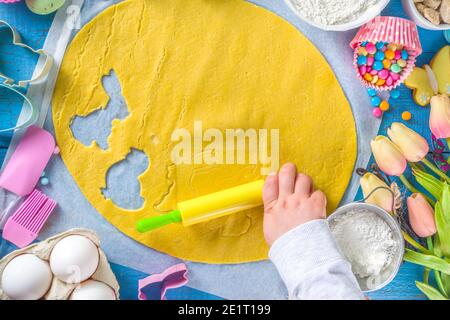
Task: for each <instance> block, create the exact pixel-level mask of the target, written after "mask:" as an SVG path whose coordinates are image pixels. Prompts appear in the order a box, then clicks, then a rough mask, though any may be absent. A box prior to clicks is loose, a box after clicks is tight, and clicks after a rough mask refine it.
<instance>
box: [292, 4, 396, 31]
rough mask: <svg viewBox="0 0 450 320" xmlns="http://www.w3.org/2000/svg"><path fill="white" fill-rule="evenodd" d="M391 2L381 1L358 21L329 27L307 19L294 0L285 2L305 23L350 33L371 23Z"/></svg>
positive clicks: (323, 28) (327, 29)
mask: <svg viewBox="0 0 450 320" xmlns="http://www.w3.org/2000/svg"><path fill="white" fill-rule="evenodd" d="M389 1H390V0H380V1H379V2H378V3H377V4H376V5H374V6H372V7H371V8H369V9H368V10H367V11H366V12H364V13H363V14H362V15H361V16H359V18H358V19H356V20H353V21H350V22H347V23H343V24H336V25H331V26H327V25H322V24H319V23H317V22H314V21H312V20H310V19H309V18H307V17H305V16H304V15H303V14H302V13H301V12H299V10H298V9H297V8H296V7H295V6H294V4H293V3H292V0H284V2H285V3H286V4H287V5H288V7H289V8H290V9H291V10H292V12H294V13H295V15H296V16H297V17H299V18H300V19H301V20H303V21H304V22H306V23H308V24H310V25H312V26H314V27H316V28H319V29H322V30H326V31H348V30H352V29H356V28H358V27H360V26H362V25H363V24H366V23H367V22H369V21H370V20H372V19H373V18H375V17H376V16H378V15H379V14H380V13H381V11H383V9H384V8H386V6H387V5H388V3H389Z"/></svg>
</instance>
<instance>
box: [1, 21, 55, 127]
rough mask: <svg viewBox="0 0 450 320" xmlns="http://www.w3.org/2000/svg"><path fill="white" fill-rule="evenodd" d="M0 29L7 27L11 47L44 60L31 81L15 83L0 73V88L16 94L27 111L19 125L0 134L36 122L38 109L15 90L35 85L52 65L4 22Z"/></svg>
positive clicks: (43, 54) (45, 54)
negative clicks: (28, 52)
mask: <svg viewBox="0 0 450 320" xmlns="http://www.w3.org/2000/svg"><path fill="white" fill-rule="evenodd" d="M1 27H7V28H8V29H9V30H10V31H11V34H12V37H13V39H12V40H13V42H12V43H13V45H15V46H19V47H22V48H25V49H27V50H30V51H31V52H33V53H36V54H38V55H39V56H40V57H41V56H42V57H44V59H45V60H44V63H43V64H42V67H40V68H39V70H37V71H35V72H34V77H32V78H31V79H28V80H19V81H17V82H16V81H15V80H14V79H12V78H10V77H8V76H6V75H5V74H3V73H2V72H1V71H0V79H4V80H3V83H0V88H5V89H7V90H11V91H12V92H14V93H15V94H18V95H19V96H20V97H21V98H22V99H23V100H24V101H25V102H26V103H25V104H24V107H25V108H27V110H28V112H27V113H26V117H25V120H22V121H21V122H20V123H17V124H16V126H14V127H11V128H6V129H0V133H1V132H6V131H13V130H16V129H22V128H26V127H29V126H30V125H32V124H33V123H34V122H36V120H37V119H38V117H39V108H37V106H35V105H34V104H33V103H32V102H31V101H30V99H28V98H27V97H26V96H25V95H24V94H23V93H22V92H20V91H19V90H17V89H16V88H18V87H21V88H25V87H26V86H27V85H28V84H31V83H36V82H39V81H41V80H43V79H44V78H45V77H46V76H47V75H48V73H49V72H50V69H51V67H52V65H53V58H52V57H51V56H50V55H49V54H48V53H47V52H46V51H44V50H42V49H39V50H35V49H33V48H31V47H30V46H27V45H26V44H24V43H23V42H22V38H21V37H20V34H19V33H18V32H17V30H16V29H14V28H13V27H12V26H11V25H10V24H9V23H7V22H6V21H3V20H0V28H1Z"/></svg>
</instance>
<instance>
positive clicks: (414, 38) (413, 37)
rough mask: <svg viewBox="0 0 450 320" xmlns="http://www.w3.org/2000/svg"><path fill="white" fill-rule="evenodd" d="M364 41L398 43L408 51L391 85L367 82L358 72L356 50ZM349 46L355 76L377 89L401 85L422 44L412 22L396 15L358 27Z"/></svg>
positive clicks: (382, 89)
mask: <svg viewBox="0 0 450 320" xmlns="http://www.w3.org/2000/svg"><path fill="white" fill-rule="evenodd" d="M364 41H370V42H373V43H376V42H378V41H383V42H388V43H393V44H399V45H402V46H403V48H404V49H405V50H406V51H407V52H408V55H409V57H408V60H407V65H406V67H405V68H404V69H403V71H402V72H401V74H400V78H399V79H398V80H397V81H396V82H395V83H394V84H393V85H391V86H387V85H384V86H377V85H374V84H371V83H369V82H367V81H366V80H365V79H364V78H363V77H362V76H361V74H360V73H359V69H358V63H357V58H358V53H357V50H358V48H359V47H360V46H361V43H362V42H364ZM350 46H351V47H352V48H353V49H354V50H355V51H354V57H353V66H354V68H355V70H356V74H357V77H358V78H359V79H360V80H361V82H362V83H363V84H364V85H365V86H366V87H367V88H373V89H375V90H378V91H388V90H393V89H395V88H396V87H398V86H399V85H401V84H402V83H403V82H404V81H405V80H406V78H408V76H409V75H410V74H411V72H412V70H413V68H414V66H415V63H416V58H417V56H418V55H420V54H421V53H422V45H421V44H420V40H419V33H418V31H417V26H416V24H415V23H414V22H412V21H410V20H406V19H402V18H397V17H376V18H374V19H372V20H371V21H369V22H368V23H367V24H365V25H364V26H362V27H361V29H359V31H358V33H357V34H356V36H355V38H354V39H353V40H352V41H351V42H350Z"/></svg>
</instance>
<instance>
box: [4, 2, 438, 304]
mask: <svg viewBox="0 0 450 320" xmlns="http://www.w3.org/2000/svg"><path fill="white" fill-rule="evenodd" d="M383 15H392V16H400V17H406V16H405V13H404V12H403V9H402V7H401V3H400V1H399V0H392V1H391V2H390V4H389V6H388V7H387V8H386V9H385V11H384V12H383ZM0 20H6V21H8V22H9V23H10V24H12V25H14V26H15V27H16V28H17V30H18V31H19V32H20V33H21V35H22V37H23V40H24V41H25V42H26V43H27V44H28V45H30V46H33V47H35V48H40V47H42V46H43V43H44V41H45V38H46V35H47V32H48V30H49V28H50V26H51V23H52V20H53V15H48V16H38V15H35V14H33V13H31V12H30V11H29V10H28V9H27V8H26V6H25V4H24V2H23V1H22V2H20V3H17V4H8V5H5V4H0ZM419 34H420V39H421V42H422V46H423V49H424V52H423V54H422V55H421V56H420V57H419V59H418V65H422V64H424V63H428V62H429V61H430V60H431V58H432V57H433V55H434V54H435V53H436V52H437V51H438V50H439V49H440V48H441V47H442V46H444V45H445V44H446V41H445V38H444V36H443V33H442V32H438V31H434V32H433V31H427V30H423V29H419ZM36 61H37V57H36V56H34V55H32V54H31V53H30V52H27V51H26V50H23V49H20V48H17V47H14V46H12V45H11V38H10V37H9V36H8V35H7V34H6V30H5V29H2V30H0V70H2V72H4V73H6V74H7V75H9V76H11V77H13V78H16V79H19V78H29V77H30V76H31V74H32V73H33V71H34V67H35V63H36ZM400 90H401V98H400V99H398V100H397V101H396V102H395V103H394V105H393V108H392V110H391V111H390V112H388V113H386V114H385V116H384V119H383V123H382V125H381V128H380V133H381V134H385V133H386V129H387V128H388V127H389V125H390V124H391V123H392V122H393V121H399V120H401V113H402V112H403V111H405V110H409V111H410V112H411V113H412V114H413V118H412V120H411V121H409V123H408V125H409V126H410V127H412V128H414V129H415V130H416V131H418V132H420V133H421V134H422V135H424V136H425V137H427V139H429V138H430V132H429V129H428V113H429V110H428V109H427V108H421V107H418V106H417V105H415V104H414V102H413V101H412V99H411V92H410V91H409V90H408V89H406V88H401V89H400ZM0 102H1V107H0V129H2V128H6V127H9V126H11V125H12V124H14V123H15V122H16V120H17V117H18V114H19V113H20V108H21V106H22V101H20V100H19V99H17V98H16V97H15V96H13V95H11V94H10V93H9V92H6V91H5V90H0ZM10 139H11V135H10V134H5V133H3V134H0V163H2V162H3V158H4V155H5V152H6V150H7V148H8V146H9V142H10ZM0 248H1V249H0V258H1V257H2V256H3V255H5V254H6V253H7V252H9V251H11V250H13V249H14V248H13V246H12V245H8V244H6V243H5V241H4V240H0ZM112 267H113V270H114V272H115V274H116V276H117V278H118V281H119V283H120V285H121V298H122V299H136V297H137V280H138V279H142V278H143V277H145V276H146V274H143V273H142V272H139V271H136V270H133V269H130V268H127V267H124V266H120V265H116V264H113V265H112ZM422 271H423V270H422V268H421V267H418V266H415V265H412V264H409V263H405V264H404V265H403V266H402V268H401V271H400V273H399V275H398V276H397V277H396V279H395V280H394V281H393V282H392V283H391V284H390V285H389V286H388V287H386V288H384V289H382V290H380V291H377V292H375V293H371V294H370V297H371V298H373V299H422V298H423V295H421V294H420V292H419V291H418V290H417V289H416V288H415V286H414V280H416V279H421V277H422ZM168 298H169V299H220V298H219V297H216V296H214V295H210V294H208V293H206V292H201V291H198V290H195V289H192V288H189V287H184V288H180V289H176V290H173V291H171V292H169V293H168Z"/></svg>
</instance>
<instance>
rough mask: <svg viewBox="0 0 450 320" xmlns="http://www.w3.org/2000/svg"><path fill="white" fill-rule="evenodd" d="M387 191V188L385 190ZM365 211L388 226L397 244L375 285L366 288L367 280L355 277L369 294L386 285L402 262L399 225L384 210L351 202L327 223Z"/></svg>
mask: <svg viewBox="0 0 450 320" xmlns="http://www.w3.org/2000/svg"><path fill="white" fill-rule="evenodd" d="M386 189H387V188H386ZM369 196H370V195H369ZM361 210H366V211H369V212H373V213H375V214H376V215H378V216H379V217H380V218H382V219H383V220H384V221H385V222H386V223H387V224H388V226H389V227H390V228H391V230H392V237H393V239H394V241H395V242H396V243H397V250H396V251H395V253H394V256H393V258H392V261H391V263H390V265H389V266H387V267H386V268H385V269H384V270H383V271H382V272H381V274H380V276H379V277H378V278H377V281H376V283H372V284H371V285H370V286H368V281H369V278H360V277H358V276H357V275H355V277H356V279H357V280H358V283H359V286H360V288H361V290H362V291H364V292H371V291H375V290H379V289H381V288H383V287H385V286H386V285H388V284H389V283H390V282H391V281H392V280H393V279H394V278H395V276H396V275H397V273H398V271H399V269H400V266H401V264H402V261H403V254H404V252H405V244H404V240H403V235H402V231H401V228H400V225H399V224H398V222H397V221H396V220H395V219H394V218H393V217H392V216H391V215H390V214H389V213H388V212H387V211H385V210H384V209H382V208H380V207H378V206H375V205H372V204H368V203H362V202H353V203H350V204H347V205H344V206H342V207H340V208H338V209H337V210H336V211H334V212H333V213H332V214H331V215H330V216H329V217H328V219H327V220H328V222H329V223H331V222H332V221H333V220H334V219H336V218H337V217H340V216H343V215H345V214H346V213H348V212H351V211H361Z"/></svg>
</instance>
